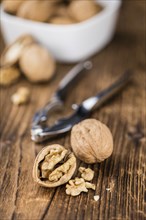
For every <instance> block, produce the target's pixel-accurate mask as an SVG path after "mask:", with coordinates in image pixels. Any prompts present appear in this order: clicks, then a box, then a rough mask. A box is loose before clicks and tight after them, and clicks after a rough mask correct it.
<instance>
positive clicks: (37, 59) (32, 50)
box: [19, 44, 56, 82]
mask: <svg viewBox="0 0 146 220" xmlns="http://www.w3.org/2000/svg"><path fill="white" fill-rule="evenodd" d="M19 64H20V68H21V70H22V71H23V73H24V74H25V76H26V77H27V78H28V80H30V81H31V82H46V81H47V80H50V79H51V77H52V76H53V75H54V73H55V69H56V63H55V60H54V58H53V57H52V55H51V54H50V53H49V52H48V50H47V49H46V48H45V47H43V46H40V45H38V44H31V45H29V47H27V48H25V50H24V51H23V53H22V54H21V57H20V62H19Z"/></svg>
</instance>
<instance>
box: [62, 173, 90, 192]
mask: <svg viewBox="0 0 146 220" xmlns="http://www.w3.org/2000/svg"><path fill="white" fill-rule="evenodd" d="M81 192H88V189H87V188H86V186H85V181H84V179H82V178H77V177H76V178H75V179H74V180H70V181H69V184H67V185H66V194H67V195H71V196H78V195H79V194H80V193H81Z"/></svg>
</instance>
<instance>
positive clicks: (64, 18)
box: [49, 16, 75, 24]
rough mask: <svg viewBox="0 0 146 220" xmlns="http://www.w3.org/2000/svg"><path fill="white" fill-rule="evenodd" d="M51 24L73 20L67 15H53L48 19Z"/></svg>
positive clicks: (71, 22) (71, 21)
mask: <svg viewBox="0 0 146 220" xmlns="http://www.w3.org/2000/svg"><path fill="white" fill-rule="evenodd" d="M49 23H51V24H73V23H75V21H74V20H73V19H72V18H70V17H68V16H55V17H53V18H51V19H50V21H49Z"/></svg>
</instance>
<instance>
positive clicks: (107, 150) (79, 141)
mask: <svg viewBox="0 0 146 220" xmlns="http://www.w3.org/2000/svg"><path fill="white" fill-rule="evenodd" d="M71 148H72V151H70V150H67V149H66V148H64V147H63V146H61V145H58V144H54V145H50V146H47V147H45V148H43V149H42V150H41V151H40V152H39V154H38V155H37V157H36V159H35V162H34V166H33V178H34V181H35V182H37V183H38V184H39V185H41V186H45V187H56V186H60V185H62V184H65V183H67V184H66V194H67V195H71V196H77V195H79V194H80V193H81V192H88V189H92V190H95V184H93V183H91V181H92V180H93V178H94V171H93V170H92V169H90V168H89V167H88V168H85V167H79V168H78V171H79V175H80V176H79V177H78V176H77V175H76V170H77V159H76V158H78V159H80V160H81V161H83V162H85V163H88V164H93V163H97V162H101V161H103V160H105V159H107V158H108V157H109V156H110V155H111V154H112V151H113V137H112V134H111V132H110V130H109V128H108V127H107V126H106V125H105V124H103V123H101V122H100V121H97V120H96V119H86V120H84V121H82V122H80V123H79V124H77V125H75V126H74V127H73V128H72V131H71ZM75 175H76V176H75ZM73 176H74V177H75V178H74V179H72V177H73Z"/></svg>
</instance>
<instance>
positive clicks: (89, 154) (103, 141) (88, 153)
mask: <svg viewBox="0 0 146 220" xmlns="http://www.w3.org/2000/svg"><path fill="white" fill-rule="evenodd" d="M71 146H72V150H73V152H74V153H75V155H76V156H77V157H78V158H79V159H80V160H82V161H84V162H86V163H89V164H90V163H97V162H102V161H103V160H105V159H106V158H108V157H109V156H110V155H111V154H112V152H113V137H112V134H111V132H110V130H109V128H108V127H107V126H106V125H105V124H103V123H101V122H100V121H98V120H96V119H86V120H84V121H82V122H80V123H78V124H77V125H75V126H74V127H73V128H72V131H71Z"/></svg>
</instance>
